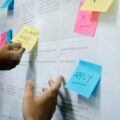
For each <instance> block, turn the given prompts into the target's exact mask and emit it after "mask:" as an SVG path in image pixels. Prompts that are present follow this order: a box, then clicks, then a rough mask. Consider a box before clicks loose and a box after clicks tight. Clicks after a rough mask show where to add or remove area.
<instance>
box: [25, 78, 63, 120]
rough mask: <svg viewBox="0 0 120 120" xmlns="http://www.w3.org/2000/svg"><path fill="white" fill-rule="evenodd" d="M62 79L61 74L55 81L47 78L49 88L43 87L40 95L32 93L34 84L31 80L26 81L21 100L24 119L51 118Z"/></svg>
mask: <svg viewBox="0 0 120 120" xmlns="http://www.w3.org/2000/svg"><path fill="white" fill-rule="evenodd" d="M63 79H64V78H63V77H62V76H59V77H58V78H57V79H56V81H53V80H49V81H48V84H49V86H50V88H48V89H46V88H43V93H42V95H40V96H35V95H34V84H33V82H32V81H31V80H28V81H27V83H26V87H25V93H24V100H23V116H24V120H51V118H52V116H53V113H54V112H55V109H56V104H57V94H58V90H59V88H60V86H61V82H62V81H63Z"/></svg>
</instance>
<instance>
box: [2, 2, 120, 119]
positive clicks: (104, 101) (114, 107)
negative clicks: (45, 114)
mask: <svg viewBox="0 0 120 120" xmlns="http://www.w3.org/2000/svg"><path fill="white" fill-rule="evenodd" d="M79 2H80V0H49V1H48V0H35V1H34V0H22V1H20V0H16V1H15V10H14V13H9V12H8V11H7V10H3V9H0V33H1V32H3V31H6V30H8V29H9V28H12V29H13V31H14V35H15V34H16V33H17V32H18V31H19V30H20V29H21V28H22V26H23V25H24V24H28V25H31V26H33V27H35V28H37V29H38V30H39V31H40V39H39V42H38V49H37V50H35V51H34V52H33V53H29V52H27V51H26V52H25V53H24V55H23V58H22V60H21V63H20V65H19V66H17V67H16V68H15V69H13V70H11V71H0V120H11V119H12V120H22V119H23V118H22V112H21V111H22V97H23V93H24V86H25V82H26V80H27V79H33V80H34V82H35V84H36V94H40V93H39V91H40V90H41V88H42V87H43V86H47V81H48V79H50V78H52V79H55V78H56V77H57V75H59V74H62V75H64V77H65V82H68V81H69V79H70V77H71V75H72V73H73V71H74V70H75V68H76V66H77V65H78V63H79V60H80V59H84V60H87V61H90V62H94V63H97V64H100V65H102V67H103V71H102V77H101V82H100V84H99V86H98V88H97V89H96V91H95V92H94V94H93V95H92V97H91V98H90V99H85V98H83V97H81V96H79V95H77V94H76V93H74V92H72V91H68V90H66V89H64V84H63V85H62V86H61V89H60V94H59V96H58V105H57V110H56V113H55V114H54V116H53V118H52V120H113V119H114V120H119V119H120V114H119V111H120V104H119V101H120V86H119V83H120V82H119V80H120V75H119V73H120V62H119V61H120V54H119V51H120V46H119V45H120V32H119V31H120V22H119V21H120V1H119V0H115V1H114V4H113V5H112V7H111V9H110V10H109V12H108V13H101V14H100V18H99V23H98V26H97V30H96V34H95V37H94V38H90V37H87V36H83V35H80V34H77V33H74V32H73V30H74V24H75V19H76V16H77V11H78V7H79ZM7 100H9V102H8V101H7Z"/></svg>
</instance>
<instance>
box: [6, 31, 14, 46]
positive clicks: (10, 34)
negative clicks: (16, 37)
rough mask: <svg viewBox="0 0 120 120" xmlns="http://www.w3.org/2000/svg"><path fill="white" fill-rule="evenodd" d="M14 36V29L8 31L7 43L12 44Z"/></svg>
mask: <svg viewBox="0 0 120 120" xmlns="http://www.w3.org/2000/svg"><path fill="white" fill-rule="evenodd" d="M12 37H13V32H12V29H10V30H8V31H7V44H11V42H12V41H11V40H12Z"/></svg>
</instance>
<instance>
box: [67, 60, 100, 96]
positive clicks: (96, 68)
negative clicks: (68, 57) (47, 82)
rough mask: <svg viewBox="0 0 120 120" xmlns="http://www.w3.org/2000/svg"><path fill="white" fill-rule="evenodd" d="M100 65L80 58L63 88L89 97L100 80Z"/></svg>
mask: <svg viewBox="0 0 120 120" xmlns="http://www.w3.org/2000/svg"><path fill="white" fill-rule="evenodd" d="M101 72H102V67H101V66H100V65H96V64H93V63H90V62H87V61H83V60H81V61H80V63H79V65H78V66H77V68H76V70H75V72H74V73H73V75H72V77H71V78H70V80H69V82H68V83H67V84H66V86H65V88H67V89H69V90H72V91H74V92H76V93H77V94H79V95H81V96H83V97H86V98H89V97H90V96H91V94H92V92H93V91H94V89H95V87H96V86H97V84H98V83H99V81H100V78H101Z"/></svg>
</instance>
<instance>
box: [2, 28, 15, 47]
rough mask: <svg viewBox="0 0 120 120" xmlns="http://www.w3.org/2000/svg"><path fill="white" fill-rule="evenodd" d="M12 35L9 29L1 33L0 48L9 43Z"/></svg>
mask: <svg viewBox="0 0 120 120" xmlns="http://www.w3.org/2000/svg"><path fill="white" fill-rule="evenodd" d="M12 34H13V33H12V30H11V29H10V30H8V31H7V32H3V33H2V34H0V47H2V46H5V45H7V44H10V43H11V40H12Z"/></svg>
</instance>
